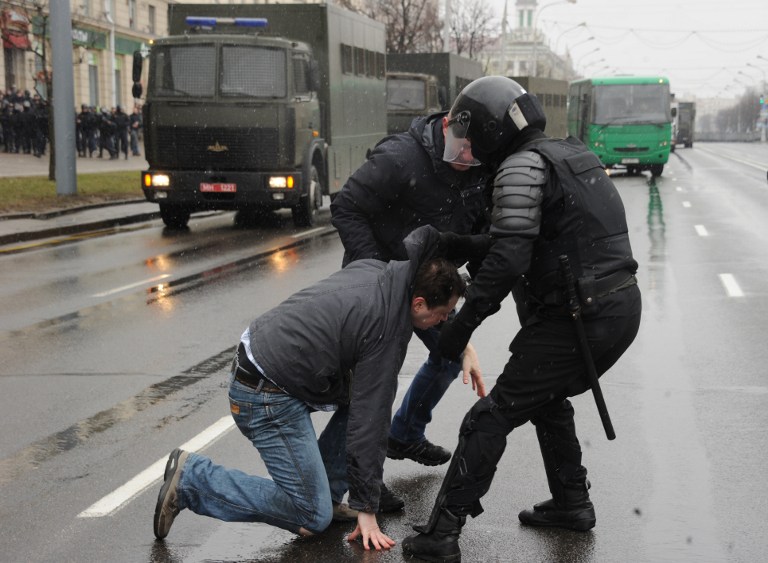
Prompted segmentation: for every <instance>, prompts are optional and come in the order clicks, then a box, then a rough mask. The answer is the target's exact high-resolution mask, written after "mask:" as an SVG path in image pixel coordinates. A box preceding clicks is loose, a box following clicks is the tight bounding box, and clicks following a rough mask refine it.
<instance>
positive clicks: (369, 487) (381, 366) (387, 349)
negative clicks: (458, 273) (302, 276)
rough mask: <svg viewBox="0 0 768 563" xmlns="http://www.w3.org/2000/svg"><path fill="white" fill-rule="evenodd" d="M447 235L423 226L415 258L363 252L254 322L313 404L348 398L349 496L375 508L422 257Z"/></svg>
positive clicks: (275, 371)
mask: <svg viewBox="0 0 768 563" xmlns="http://www.w3.org/2000/svg"><path fill="white" fill-rule="evenodd" d="M439 239H440V235H439V233H438V232H437V231H436V230H435V229H433V228H431V227H424V228H422V229H418V230H416V231H414V232H413V233H412V234H411V235H410V236H409V237H408V238H407V240H405V241H404V243H403V248H404V250H405V253H406V256H407V260H404V261H392V262H389V263H385V262H381V261H378V260H360V261H357V262H355V263H353V264H351V265H350V266H349V267H347V268H345V269H343V270H340V271H338V272H336V273H335V274H333V275H331V276H330V277H328V278H326V279H324V280H322V281H320V282H318V283H316V284H314V285H312V286H310V287H308V288H306V289H304V290H302V291H299V292H298V293H296V294H294V295H293V296H291V297H289V298H288V299H287V300H286V301H284V302H283V303H281V304H280V305H278V306H277V307H275V308H273V309H271V310H270V311H268V312H266V313H265V314H263V315H262V316H260V317H259V318H257V319H256V320H254V321H253V322H252V323H251V324H250V327H249V330H250V349H251V352H252V354H253V356H254V359H255V360H256V362H257V363H258V364H259V366H261V368H262V369H263V370H264V374H265V375H266V376H267V377H268V378H269V379H270V380H272V381H273V382H274V383H275V384H277V385H278V386H279V387H280V388H282V389H283V390H284V391H285V392H286V393H288V394H289V395H291V396H293V397H295V398H297V399H301V400H303V401H306V402H308V403H313V404H334V403H335V404H349V422H348V425H347V474H348V479H349V505H350V506H351V507H352V508H354V509H356V510H362V511H364V512H374V513H375V512H376V511H377V510H378V505H379V495H380V489H381V484H382V471H383V470H382V466H383V464H384V459H385V456H386V451H387V435H388V434H389V425H390V420H391V418H392V403H393V401H394V399H395V393H396V391H397V377H398V373H399V371H400V368H401V367H402V364H403V361H404V360H405V353H406V350H407V347H408V342H409V340H410V339H411V335H412V333H413V325H412V321H411V313H410V305H411V297H412V293H413V282H414V280H415V277H416V272H417V270H418V268H419V266H420V265H421V264H423V263H424V262H426V261H428V260H430V259H431V258H433V257H435V255H436V253H437V249H438V243H439Z"/></svg>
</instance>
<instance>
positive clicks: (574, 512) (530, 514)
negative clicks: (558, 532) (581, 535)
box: [517, 499, 597, 532]
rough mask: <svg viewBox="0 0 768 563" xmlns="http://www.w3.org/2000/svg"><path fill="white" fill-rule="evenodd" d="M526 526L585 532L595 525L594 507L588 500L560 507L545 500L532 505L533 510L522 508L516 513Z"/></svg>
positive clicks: (551, 501) (550, 500) (552, 501)
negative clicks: (577, 504)
mask: <svg viewBox="0 0 768 563" xmlns="http://www.w3.org/2000/svg"><path fill="white" fill-rule="evenodd" d="M517 517H518V518H519V519H520V522H522V523H523V524H525V525H526V526H541V527H547V528H566V529H568V530H575V531H577V532H586V531H587V530H591V529H592V528H594V527H595V523H596V522H597V519H596V518H595V507H594V505H593V504H592V502H591V501H590V500H588V499H587V500H586V501H584V502H582V503H580V505H579V506H573V507H571V506H568V507H561V506H558V505H557V503H556V502H555V501H554V500H552V499H549V500H545V501H544V502H540V503H538V504H536V505H534V507H533V510H523V511H522V512H521V513H520V514H518V515H517Z"/></svg>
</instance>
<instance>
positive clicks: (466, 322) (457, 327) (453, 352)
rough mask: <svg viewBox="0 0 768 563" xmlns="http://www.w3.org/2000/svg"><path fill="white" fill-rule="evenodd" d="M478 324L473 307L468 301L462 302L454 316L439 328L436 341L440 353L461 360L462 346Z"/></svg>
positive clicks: (454, 360)
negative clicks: (462, 304) (438, 335)
mask: <svg viewBox="0 0 768 563" xmlns="http://www.w3.org/2000/svg"><path fill="white" fill-rule="evenodd" d="M479 324H480V322H479V321H478V319H477V315H476V314H475V311H474V309H473V308H472V307H471V306H470V305H469V304H468V303H464V306H463V307H462V308H461V310H460V311H459V313H458V314H457V315H456V317H455V318H454V319H453V320H450V321H446V322H444V323H443V327H442V328H441V329H440V337H439V339H438V341H437V348H438V349H439V350H440V355H441V356H442V357H443V358H446V359H448V360H451V361H453V362H458V361H459V360H461V355H462V354H463V353H464V348H466V347H467V344H468V343H469V338H470V337H471V336H472V332H474V330H475V328H477V325H479Z"/></svg>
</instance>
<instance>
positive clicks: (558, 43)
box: [555, 22, 593, 53]
mask: <svg viewBox="0 0 768 563" xmlns="http://www.w3.org/2000/svg"><path fill="white" fill-rule="evenodd" d="M580 27H587V22H581V23H580V24H578V25H574V26H573V27H569V28H568V29H566V30H565V31H564V32H562V33H561V34H560V35H558V36H557V39H555V53H557V49H558V47H559V45H560V39H561V38H562V37H563V35H565V34H566V33H570V32H571V31H573V30H575V29H579V28H580ZM591 39H593V38H591Z"/></svg>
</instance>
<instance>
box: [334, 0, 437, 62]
mask: <svg viewBox="0 0 768 563" xmlns="http://www.w3.org/2000/svg"><path fill="white" fill-rule="evenodd" d="M338 4H339V5H340V6H342V7H344V8H347V9H349V10H352V11H355V12H359V13H362V14H365V15H366V16H368V17H370V18H371V19H374V20H376V21H379V22H382V23H384V25H385V27H386V36H387V52H388V53H420V52H433V51H436V50H437V51H440V50H442V39H441V37H440V30H441V28H442V22H441V21H440V17H439V15H438V13H437V1H436V0H363V1H362V2H355V1H354V0H339V2H338Z"/></svg>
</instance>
